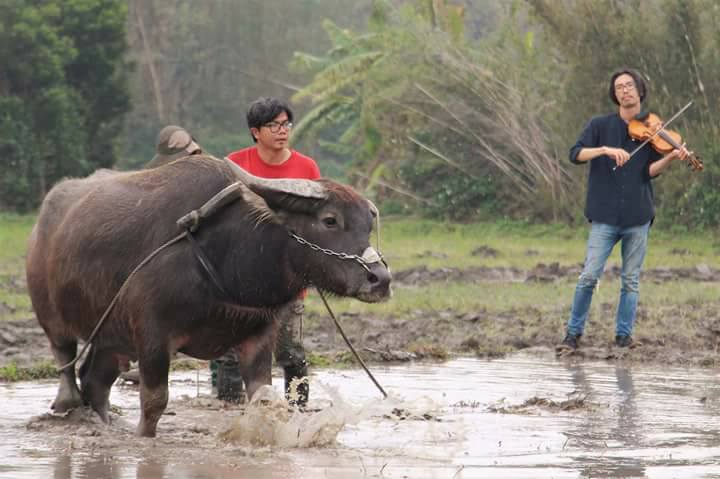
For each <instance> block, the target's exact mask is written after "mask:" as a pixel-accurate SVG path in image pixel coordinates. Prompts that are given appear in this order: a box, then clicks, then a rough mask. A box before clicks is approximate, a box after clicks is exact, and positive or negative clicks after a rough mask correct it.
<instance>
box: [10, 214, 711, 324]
mask: <svg viewBox="0 0 720 479" xmlns="http://www.w3.org/2000/svg"><path fill="white" fill-rule="evenodd" d="M34 221H35V216H34V215H13V214H0V311H2V314H0V319H13V318H24V317H28V315H30V314H32V313H31V306H30V301H29V298H28V296H27V294H26V292H25V291H22V290H18V288H14V287H12V286H11V280H12V279H13V278H16V279H17V278H22V277H23V276H24V264H23V257H24V254H25V248H26V241H27V237H28V235H29V234H30V230H31V228H32V224H33V222H34ZM587 232H588V227H587V226H585V225H583V226H580V227H569V226H565V225H554V224H553V225H531V224H526V223H522V222H498V223H477V224H448V223H442V222H438V221H430V220H419V219H412V218H390V219H385V221H383V223H382V227H381V237H380V249H381V250H382V252H383V254H384V255H385V256H386V259H387V260H388V262H389V263H390V266H391V268H392V269H393V270H394V271H400V270H404V269H408V268H413V267H418V266H421V265H426V266H427V267H428V268H431V269H433V268H447V267H455V268H467V267H472V266H488V267H516V268H519V269H523V270H529V269H531V268H533V267H535V266H536V265H537V264H538V263H545V264H549V263H553V262H558V263H560V264H561V265H563V266H567V265H573V264H578V263H581V262H582V260H583V257H584V251H585V241H586V235H587ZM719 237H720V235H718V234H717V232H713V231H706V232H700V233H697V232H675V231H670V230H662V229H658V228H653V230H652V231H651V239H650V247H649V251H648V256H647V258H646V261H645V268H646V269H647V268H657V267H670V268H685V267H693V266H695V265H697V264H701V263H705V264H709V265H712V266H714V267H717V266H718V263H719V262H720V239H718V238H719ZM372 241H373V243H374V242H375V237H374V236H373V239H372ZM481 246H486V247H490V248H493V249H495V250H497V252H498V254H497V256H495V257H487V256H479V255H478V256H473V255H472V254H471V253H472V251H473V250H475V249H476V248H478V247H481ZM619 249H620V248H619V247H618V248H616V250H615V251H614V252H613V255H612V256H611V257H610V260H609V265H612V264H620V263H621V260H620V251H619ZM428 252H429V253H431V254H429V253H428ZM528 252H532V254H528ZM618 287H619V286H618V285H617V284H611V282H607V281H603V282H602V283H601V288H600V292H599V296H598V298H599V299H600V301H601V302H610V303H612V302H615V301H616V300H617V298H616V296H617V291H618ZM573 288H574V283H573V282H571V281H560V282H557V283H551V284H547V283H488V282H484V283H477V284H467V283H434V284H432V285H427V286H422V287H418V288H403V289H398V288H396V291H395V296H394V298H393V299H392V300H391V301H390V302H388V303H384V304H379V305H366V304H363V303H360V302H357V301H349V300H334V301H333V304H334V307H336V308H337V309H338V311H340V312H372V313H373V314H377V315H392V314H395V315H401V314H407V313H408V312H412V311H413V310H417V309H422V310H433V311H441V310H449V309H452V310H455V311H466V312H472V311H478V310H481V309H485V310H487V311H503V310H510V309H513V308H527V307H534V308H540V309H546V308H558V307H559V308H566V307H569V303H570V301H571V298H572V294H573ZM714 295H715V297H716V295H717V285H712V284H708V283H699V282H692V281H681V282H668V283H665V284H661V285H650V284H647V283H643V290H642V296H641V300H642V301H644V302H658V303H664V302H667V301H670V302H673V303H680V304H685V303H693V302H702V301H706V300H714V299H715V297H713V296H714ZM597 302H598V301H597V299H596V301H595V303H597ZM308 308H309V309H310V310H315V311H321V310H322V304H321V302H320V300H319V298H318V297H317V296H316V295H311V296H310V297H309V299H308Z"/></svg>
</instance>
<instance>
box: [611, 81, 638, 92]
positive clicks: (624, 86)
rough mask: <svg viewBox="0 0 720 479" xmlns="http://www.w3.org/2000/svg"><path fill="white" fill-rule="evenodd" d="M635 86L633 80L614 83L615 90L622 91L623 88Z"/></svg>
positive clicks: (629, 88) (630, 88)
mask: <svg viewBox="0 0 720 479" xmlns="http://www.w3.org/2000/svg"><path fill="white" fill-rule="evenodd" d="M634 88H635V82H632V81H629V82H627V83H621V84H619V85H615V91H623V90H628V91H629V90H632V89H634Z"/></svg>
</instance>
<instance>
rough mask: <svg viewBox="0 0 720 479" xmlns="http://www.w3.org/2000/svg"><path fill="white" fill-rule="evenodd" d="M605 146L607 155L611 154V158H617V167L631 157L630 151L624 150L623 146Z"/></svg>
mask: <svg viewBox="0 0 720 479" xmlns="http://www.w3.org/2000/svg"><path fill="white" fill-rule="evenodd" d="M604 148H605V155H606V156H609V157H610V158H611V159H613V160H615V165H616V168H620V167H621V166H622V165H624V164H625V163H627V161H628V160H629V159H630V153H628V152H627V151H625V150H623V149H622V148H612V147H609V146H606V147H604Z"/></svg>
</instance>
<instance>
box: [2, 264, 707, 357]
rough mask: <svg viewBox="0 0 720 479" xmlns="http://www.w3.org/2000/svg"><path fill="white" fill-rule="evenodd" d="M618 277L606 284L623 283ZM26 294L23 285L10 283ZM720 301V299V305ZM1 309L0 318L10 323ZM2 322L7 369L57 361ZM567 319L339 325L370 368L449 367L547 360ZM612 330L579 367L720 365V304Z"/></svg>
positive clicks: (25, 330) (474, 317)
mask: <svg viewBox="0 0 720 479" xmlns="http://www.w3.org/2000/svg"><path fill="white" fill-rule="evenodd" d="M579 268H580V266H579V265H575V266H570V267H562V266H559V265H558V264H551V265H544V264H542V263H540V264H538V265H537V266H536V267H535V268H533V269H532V270H529V271H522V270H517V269H514V268H467V269H457V268H443V269H436V270H429V269H427V268H425V267H421V268H415V269H412V270H406V271H400V272H397V273H395V281H396V283H395V285H396V287H397V288H403V287H413V286H417V285H422V284H427V283H430V282H438V281H440V282H448V281H466V282H487V281H493V282H495V281H497V282H519V281H526V282H532V281H559V280H564V279H567V278H574V277H577V274H578V273H579ZM618 274H619V270H618V268H610V269H609V270H608V271H607V272H606V275H607V276H609V277H613V276H617V275H618ZM643 279H644V280H645V281H653V282H665V281H675V280H678V279H685V280H688V279H689V280H694V281H711V282H718V283H720V270H718V269H715V268H712V267H709V266H707V265H698V266H695V267H692V268H685V269H669V268H667V269H665V268H656V269H651V270H648V271H645V272H644V273H643ZM11 283H12V286H13V288H16V289H17V288H19V289H23V288H24V284H23V282H22V281H21V280H20V279H15V280H14V281H12V282H11ZM719 296H720V295H719ZM614 308H615V306H614V305H611V304H603V305H601V310H602V314H603V315H607V316H609V317H613V316H614ZM2 314H3V313H2V309H0V317H1V316H2ZM31 314H32V313H28V317H27V318H26V319H19V320H18V319H16V320H0V366H7V365H9V364H12V363H15V364H16V365H17V366H19V367H29V366H31V365H33V364H37V363H38V362H41V361H50V360H51V359H52V356H51V354H50V351H49V348H48V343H47V339H46V337H45V335H44V333H43V332H42V330H41V329H40V327H39V326H38V324H37V322H36V320H35V319H34V318H32V317H31ZM566 314H567V311H564V310H561V309H558V310H557V311H550V312H548V311H539V310H537V309H534V308H524V309H511V310H508V311H503V312H501V313H489V312H487V311H485V310H479V311H473V312H471V313H458V312H455V311H452V310H447V311H421V310H417V311H414V312H412V313H411V314H409V315H406V316H403V317H375V316H371V315H363V316H360V315H358V314H351V313H347V314H341V315H340V316H339V319H340V321H341V323H342V324H343V326H344V328H345V330H346V332H347V334H348V335H349V337H350V338H351V340H352V341H353V344H354V345H355V347H356V348H357V349H358V350H359V351H361V352H362V355H363V356H364V358H365V359H366V360H368V361H410V360H414V359H427V358H435V359H444V358H446V357H448V356H452V355H476V356H481V357H497V356H500V355H503V354H507V353H510V352H513V351H518V350H528V351H532V352H537V353H538V354H549V353H551V352H553V351H554V348H555V345H556V344H557V343H558V342H559V341H560V340H561V339H562V338H561V334H562V330H563V326H564V321H565V319H564V318H565V316H566ZM612 328H613V321H611V320H608V321H594V322H593V327H592V328H588V329H589V331H588V335H587V336H586V337H584V338H583V339H582V348H581V350H580V351H579V352H578V353H577V354H573V355H570V356H569V357H570V358H571V359H583V358H589V359H607V360H613V361H614V360H623V361H642V362H644V361H651V362H660V363H668V364H695V365H707V366H712V365H716V364H720V356H718V354H717V350H718V346H719V345H720V297H719V298H718V300H717V301H713V302H709V303H705V304H695V305H683V306H655V305H643V306H642V307H641V308H640V309H639V312H638V321H637V329H636V331H637V335H636V338H635V339H636V340H638V341H639V342H640V343H641V344H642V346H641V347H638V348H635V349H633V350H630V351H627V350H618V349H617V348H615V347H614V346H613V345H612V339H613V332H612ZM305 344H306V346H307V350H308V351H310V352H312V353H313V354H314V359H315V361H316V364H322V363H324V362H328V361H329V362H343V361H348V360H349V357H350V355H349V352H348V349H347V346H346V345H345V344H344V342H343V341H342V339H341V337H340V335H339V334H338V333H337V332H336V330H335V327H334V326H333V325H332V322H331V321H330V319H329V318H327V317H326V316H324V315H319V314H317V313H310V314H308V316H307V318H306V327H305Z"/></svg>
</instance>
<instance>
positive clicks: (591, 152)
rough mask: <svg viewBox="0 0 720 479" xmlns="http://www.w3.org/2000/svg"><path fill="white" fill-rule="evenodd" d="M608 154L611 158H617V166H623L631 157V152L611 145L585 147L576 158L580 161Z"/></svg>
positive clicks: (583, 161)
mask: <svg viewBox="0 0 720 479" xmlns="http://www.w3.org/2000/svg"><path fill="white" fill-rule="evenodd" d="M603 155H605V156H608V157H610V159H612V160H615V164H616V165H617V166H622V165H624V164H625V162H627V161H628V160H629V159H630V153H628V152H627V151H625V150H623V149H622V148H612V147H610V146H598V147H597V148H583V149H582V150H580V151H579V152H578V154H577V156H576V157H575V160H576V161H577V162H580V163H585V162H586V161H590V160H593V159H595V158H597V157H598V156H603Z"/></svg>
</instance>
